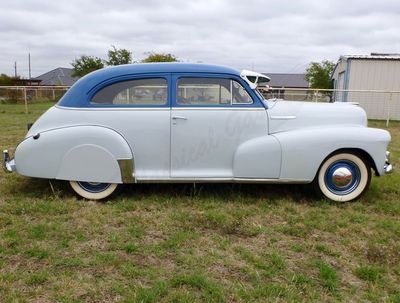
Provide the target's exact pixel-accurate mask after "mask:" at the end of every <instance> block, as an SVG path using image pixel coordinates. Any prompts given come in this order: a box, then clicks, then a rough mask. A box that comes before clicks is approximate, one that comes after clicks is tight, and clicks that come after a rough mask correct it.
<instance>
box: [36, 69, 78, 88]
mask: <svg viewBox="0 0 400 303" xmlns="http://www.w3.org/2000/svg"><path fill="white" fill-rule="evenodd" d="M33 79H34V80H40V85H51V86H71V85H73V84H74V83H75V82H76V81H78V79H79V77H73V76H72V68H65V67H58V68H56V69H53V70H51V71H49V72H47V73H44V74H43V75H40V76H38V77H36V78H33Z"/></svg>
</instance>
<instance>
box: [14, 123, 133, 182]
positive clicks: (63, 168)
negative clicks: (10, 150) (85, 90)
mask: <svg viewBox="0 0 400 303" xmlns="http://www.w3.org/2000/svg"><path fill="white" fill-rule="evenodd" d="M121 160H130V161H131V162H132V165H133V154H132V151H131V149H130V147H129V145H128V143H127V142H126V140H125V139H124V138H123V137H122V136H121V135H120V134H119V133H117V132H116V131H114V130H112V129H109V128H106V127H102V126H72V127H63V128H59V129H52V130H49V131H43V132H41V133H39V134H37V135H35V136H31V137H28V138H26V139H25V140H24V141H22V142H21V143H20V144H19V145H18V147H17V149H16V151H15V166H16V171H17V172H18V173H19V174H21V175H24V176H30V177H38V178H48V179H60V180H77V181H89V182H108V183H122V181H123V180H122V178H123V177H122V175H121V168H120V165H119V161H121ZM132 169H133V168H132Z"/></svg>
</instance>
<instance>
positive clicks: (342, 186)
mask: <svg viewBox="0 0 400 303" xmlns="http://www.w3.org/2000/svg"><path fill="white" fill-rule="evenodd" d="M370 181H371V169H370V167H369V165H368V164H366V162H365V161H364V160H363V158H362V157H360V156H358V155H356V154H352V153H338V154H334V155H332V156H331V157H329V158H328V159H327V160H326V161H325V162H324V163H323V164H322V166H321V167H320V169H319V171H318V174H317V176H316V178H315V180H314V185H315V187H316V189H317V191H318V192H319V193H321V194H322V195H323V196H324V197H325V198H327V199H329V200H332V201H337V202H347V201H351V200H354V199H357V198H358V197H360V196H361V195H362V194H363V193H364V192H365V190H367V189H368V187H369V184H370Z"/></svg>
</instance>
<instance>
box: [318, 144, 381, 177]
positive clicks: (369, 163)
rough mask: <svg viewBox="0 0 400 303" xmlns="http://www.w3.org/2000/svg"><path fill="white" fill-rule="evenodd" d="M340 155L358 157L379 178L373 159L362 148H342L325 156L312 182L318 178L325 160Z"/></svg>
mask: <svg viewBox="0 0 400 303" xmlns="http://www.w3.org/2000/svg"><path fill="white" fill-rule="evenodd" d="M341 153H348V154H354V155H356V156H359V157H360V158H361V159H362V160H363V161H364V162H365V163H366V164H367V166H368V167H369V168H372V169H373V170H374V172H375V175H377V176H379V173H378V169H377V167H376V163H375V161H374V159H373V158H372V156H371V155H370V154H369V153H368V152H367V151H365V150H364V149H362V148H355V147H343V148H339V149H336V150H335V151H333V152H331V153H330V154H329V155H327V156H326V157H325V158H324V159H323V160H322V162H321V163H320V165H319V167H318V170H317V171H316V173H315V176H314V180H315V179H316V178H317V177H318V172H319V171H320V169H321V167H322V165H323V164H324V163H325V162H326V160H328V159H329V158H331V157H332V156H334V155H337V154H341Z"/></svg>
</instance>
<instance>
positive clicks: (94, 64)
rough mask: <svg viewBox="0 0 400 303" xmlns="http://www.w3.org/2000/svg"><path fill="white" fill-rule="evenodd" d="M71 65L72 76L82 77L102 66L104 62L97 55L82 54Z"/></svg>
mask: <svg viewBox="0 0 400 303" xmlns="http://www.w3.org/2000/svg"><path fill="white" fill-rule="evenodd" d="M71 65H72V67H73V72H72V76H73V77H83V76H84V75H86V74H88V73H90V72H92V71H95V70H97V69H100V68H103V67H104V62H103V60H102V59H100V58H99V57H94V56H86V55H82V56H81V57H80V58H78V59H75V60H74V61H72V63H71Z"/></svg>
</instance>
